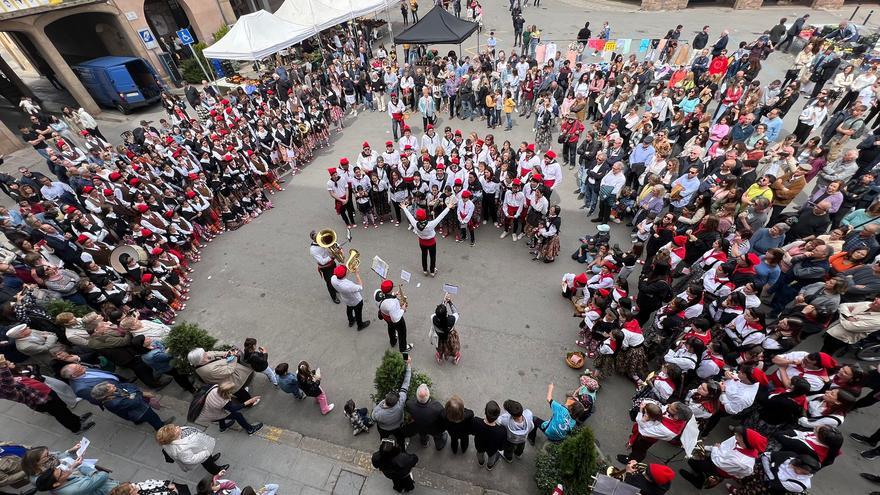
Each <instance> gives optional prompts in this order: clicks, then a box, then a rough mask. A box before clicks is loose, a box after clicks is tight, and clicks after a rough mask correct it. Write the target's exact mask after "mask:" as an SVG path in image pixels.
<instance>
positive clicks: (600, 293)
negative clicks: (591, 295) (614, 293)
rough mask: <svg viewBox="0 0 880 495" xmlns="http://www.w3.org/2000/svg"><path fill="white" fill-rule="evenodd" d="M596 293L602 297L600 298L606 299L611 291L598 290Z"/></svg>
mask: <svg viewBox="0 0 880 495" xmlns="http://www.w3.org/2000/svg"><path fill="white" fill-rule="evenodd" d="M596 292H598V293H599V295H600V296H602V297H608V294H611V291H610V290H608V289H599V290H598V291H596Z"/></svg>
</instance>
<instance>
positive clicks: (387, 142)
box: [385, 141, 394, 146]
mask: <svg viewBox="0 0 880 495" xmlns="http://www.w3.org/2000/svg"><path fill="white" fill-rule="evenodd" d="M385 146H394V143H392V142H391V141H385Z"/></svg>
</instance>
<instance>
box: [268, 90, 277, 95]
mask: <svg viewBox="0 0 880 495" xmlns="http://www.w3.org/2000/svg"><path fill="white" fill-rule="evenodd" d="M266 93H269V94H270V95H274V94H275V92H274V91H272V90H271V89H270V90H268V91H266Z"/></svg>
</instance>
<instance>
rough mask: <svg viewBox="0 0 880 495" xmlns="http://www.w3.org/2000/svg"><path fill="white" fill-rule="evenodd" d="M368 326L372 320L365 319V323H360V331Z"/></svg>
mask: <svg viewBox="0 0 880 495" xmlns="http://www.w3.org/2000/svg"><path fill="white" fill-rule="evenodd" d="M368 326H370V322H369V321H365V322H364V324H363V325H358V332H360V331H361V330H363V329H365V328H367V327H368Z"/></svg>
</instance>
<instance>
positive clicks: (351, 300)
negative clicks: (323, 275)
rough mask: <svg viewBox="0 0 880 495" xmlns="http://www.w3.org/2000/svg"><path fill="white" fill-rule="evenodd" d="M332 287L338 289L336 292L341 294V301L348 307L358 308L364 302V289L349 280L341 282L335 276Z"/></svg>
mask: <svg viewBox="0 0 880 495" xmlns="http://www.w3.org/2000/svg"><path fill="white" fill-rule="evenodd" d="M330 285H332V286H333V288H334V289H336V292H337V293H339V299H340V300H341V301H342V302H343V303H344V304H345V305H346V306H357V305H358V304H360V303H361V301H363V300H364V296H363V295H362V294H361V292H363V290H364V288H363V287H362V286H360V285H358V284H356V283H354V282H352V281H351V280H349V279H347V278H343V279H341V280H340V279H339V278H337V277H336V275H333V278H331V279H330Z"/></svg>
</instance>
